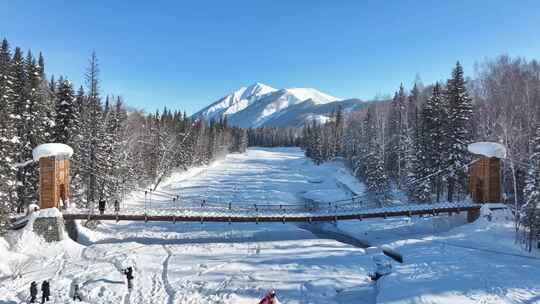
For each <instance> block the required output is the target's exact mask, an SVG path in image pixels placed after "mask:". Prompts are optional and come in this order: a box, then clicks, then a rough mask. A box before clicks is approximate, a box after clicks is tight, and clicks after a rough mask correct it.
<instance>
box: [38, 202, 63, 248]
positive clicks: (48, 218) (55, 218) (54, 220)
mask: <svg viewBox="0 0 540 304" xmlns="http://www.w3.org/2000/svg"><path fill="white" fill-rule="evenodd" d="M49 210H51V209H48V210H40V211H37V212H35V213H34V214H33V215H32V216H34V217H35V218H34V222H33V224H32V228H34V232H35V233H36V234H37V235H39V236H40V237H42V238H43V239H44V240H45V241H46V242H48V243H51V242H58V241H61V240H63V239H64V235H65V230H64V218H63V217H62V214H61V213H60V211H58V210H55V209H52V210H54V211H49Z"/></svg>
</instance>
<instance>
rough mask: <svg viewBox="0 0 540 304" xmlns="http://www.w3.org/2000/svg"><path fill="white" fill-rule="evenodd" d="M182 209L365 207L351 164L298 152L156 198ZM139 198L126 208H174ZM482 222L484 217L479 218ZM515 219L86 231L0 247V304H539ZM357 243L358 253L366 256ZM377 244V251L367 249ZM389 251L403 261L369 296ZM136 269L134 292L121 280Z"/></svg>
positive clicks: (279, 152) (187, 180)
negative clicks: (74, 297)
mask: <svg viewBox="0 0 540 304" xmlns="http://www.w3.org/2000/svg"><path fill="white" fill-rule="evenodd" d="M158 190H159V191H162V193H170V194H179V195H180V197H181V200H180V202H178V204H195V203H200V202H201V201H202V200H205V201H206V202H219V203H231V204H235V205H243V204H246V205H253V204H268V205H279V204H304V203H305V202H306V200H313V201H330V200H336V199H342V198H349V197H351V196H353V195H359V194H362V193H364V191H365V186H364V185H363V184H362V183H359V182H358V181H357V180H356V179H355V178H353V177H352V176H350V174H349V173H348V171H347V170H346V169H345V167H344V166H343V164H342V163H340V162H333V163H326V164H324V165H321V166H318V167H317V166H315V165H313V164H312V163H311V161H309V160H307V159H306V158H305V157H304V156H303V153H302V151H300V150H299V149H295V148H274V149H269V148H251V149H249V150H248V151H247V152H246V153H244V154H232V155H228V156H227V157H226V158H225V159H224V160H222V161H219V162H215V163H213V164H211V165H210V166H207V167H204V168H195V169H191V170H189V171H187V172H181V173H177V174H174V175H173V176H171V178H169V179H168V180H167V181H165V182H164V183H163V184H162V185H160V187H159V188H158ZM171 204H174V203H173V202H172V201H171V200H170V199H169V198H167V197H163V196H158V195H155V196H153V197H152V199H151V200H150V198H149V197H147V199H146V200H145V198H144V193H141V192H139V193H132V194H131V195H130V196H129V199H128V200H127V201H126V202H125V204H124V205H122V206H121V208H128V207H136V208H145V207H146V208H154V209H159V208H170V207H171ZM484 209H485V210H484ZM509 219H510V215H509V214H507V213H506V211H494V212H490V211H489V210H488V209H487V208H483V210H482V217H481V218H480V219H479V220H477V221H476V222H475V223H472V224H467V223H466V218H465V214H460V215H454V216H452V217H448V216H441V217H425V218H412V219H409V218H394V219H386V220H383V219H380V220H364V221H346V222H340V223H338V225H337V226H336V225H334V224H332V223H325V224H317V225H315V224H302V225H299V226H296V225H294V224H281V223H279V224H277V223H276V224H262V223H261V224H254V223H253V224H232V225H229V224H226V223H202V224H201V223H176V224H173V223H150V222H149V223H146V224H145V223H143V222H121V223H114V222H107V223H102V224H101V225H99V226H98V228H97V229H95V230H89V229H87V228H84V227H82V226H80V234H81V235H80V240H79V241H80V244H79V243H75V242H73V241H71V240H69V239H65V240H64V241H61V242H59V243H56V244H46V243H44V242H43V241H41V240H40V239H39V238H37V237H36V235H35V234H34V233H33V232H32V231H31V228H29V227H27V228H25V229H23V230H21V231H18V232H13V233H10V234H9V235H8V236H7V237H6V238H5V240H4V239H1V238H0V257H1V258H0V303H2V304H4V303H6V304H7V303H21V302H24V301H25V300H26V299H27V298H28V296H29V294H28V288H29V284H30V282H31V281H33V280H35V281H38V283H39V284H41V281H42V280H44V279H48V280H50V281H51V291H52V299H53V303H72V302H71V300H70V299H69V296H68V292H69V286H70V284H71V283H72V282H73V281H76V282H78V283H79V284H81V293H82V296H83V300H84V302H85V303H258V301H259V300H260V298H261V297H262V296H263V295H264V294H265V293H266V292H267V291H268V290H269V289H275V290H276V293H277V295H278V298H279V301H280V303H291V304H293V303H298V304H299V303H392V304H394V303H540V271H539V269H540V255H539V254H538V253H537V252H536V253H533V254H529V253H526V252H524V251H522V250H521V248H520V247H519V246H518V245H516V244H514V241H513V227H512V222H511V221H510V220H509ZM357 241H358V242H357ZM366 244H370V245H372V246H374V247H369V248H361V247H365V246H364V245H366ZM383 246H388V247H390V248H392V249H393V250H396V251H398V252H399V253H401V254H402V255H403V257H404V263H403V264H399V263H397V262H392V272H391V273H390V274H389V275H387V276H385V277H383V278H382V279H380V280H379V281H378V282H377V283H373V282H371V281H370V279H369V278H368V274H369V273H370V272H372V271H373V270H374V267H375V266H374V262H373V260H374V258H376V259H379V258H380V257H381V248H382V247H383ZM127 266H133V267H134V276H135V283H134V289H133V290H132V291H131V292H129V293H128V292H127V289H126V283H125V279H124V276H123V275H122V274H121V270H122V269H123V268H125V267H127Z"/></svg>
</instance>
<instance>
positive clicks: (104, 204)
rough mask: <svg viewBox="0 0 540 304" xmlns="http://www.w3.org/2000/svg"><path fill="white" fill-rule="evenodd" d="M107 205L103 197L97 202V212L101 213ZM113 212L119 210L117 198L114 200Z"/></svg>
mask: <svg viewBox="0 0 540 304" xmlns="http://www.w3.org/2000/svg"><path fill="white" fill-rule="evenodd" d="M106 207H107V202H106V201H105V200H104V199H100V200H99V202H98V209H99V214H101V215H103V214H104V213H105V209H106ZM114 212H115V213H118V212H120V202H119V201H118V200H115V201H114Z"/></svg>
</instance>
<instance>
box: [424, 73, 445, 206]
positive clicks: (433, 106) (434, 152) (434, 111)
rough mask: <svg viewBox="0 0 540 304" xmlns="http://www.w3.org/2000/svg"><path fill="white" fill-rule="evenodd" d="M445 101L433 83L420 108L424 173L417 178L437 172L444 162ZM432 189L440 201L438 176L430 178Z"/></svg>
mask: <svg viewBox="0 0 540 304" xmlns="http://www.w3.org/2000/svg"><path fill="white" fill-rule="evenodd" d="M447 116H448V114H447V110H446V106H445V100H444V98H443V95H442V90H441V87H440V85H439V83H435V86H434V87H433V92H432V95H431V97H430V98H429V99H428V100H427V102H426V103H425V104H424V106H423V108H422V113H421V127H422V131H423V136H422V137H423V141H424V154H423V156H424V157H423V163H424V167H425V171H424V170H422V172H417V174H418V176H416V177H417V178H422V177H425V176H428V175H430V174H434V173H436V172H439V171H440V170H441V169H442V168H443V166H444V161H445V158H444V157H445V153H446V152H445V145H444V142H443V138H444V136H445V120H446V119H447ZM430 183H431V185H432V189H433V190H434V191H435V194H436V197H437V202H439V201H440V198H441V194H442V190H443V189H442V187H443V180H442V178H441V175H440V174H436V175H434V176H433V177H432V178H430Z"/></svg>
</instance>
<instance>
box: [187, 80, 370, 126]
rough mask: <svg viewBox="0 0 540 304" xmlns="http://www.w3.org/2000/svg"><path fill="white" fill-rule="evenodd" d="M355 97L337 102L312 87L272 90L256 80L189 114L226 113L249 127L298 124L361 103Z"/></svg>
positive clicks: (233, 121)
mask: <svg viewBox="0 0 540 304" xmlns="http://www.w3.org/2000/svg"><path fill="white" fill-rule="evenodd" d="M362 104H363V102H362V101H360V100H358V99H349V100H344V101H340V100H339V99H338V98H336V97H333V96H331V95H328V94H326V93H323V92H320V91H318V90H316V89H313V88H290V89H281V90H276V89H273V88H272V87H270V86H267V85H264V84H261V83H256V84H254V85H251V86H249V87H247V88H241V89H239V90H237V91H235V92H233V93H231V94H229V95H227V96H225V97H223V98H222V99H220V100H218V101H217V102H215V103H213V104H211V105H210V106H208V107H206V108H204V109H202V110H201V111H199V112H197V113H195V114H194V115H193V117H194V118H202V119H206V120H211V119H219V118H220V117H222V116H223V115H227V119H228V122H229V123H230V124H231V125H235V126H239V127H243V128H250V127H264V126H279V127H287V126H294V127H299V126H302V125H303V124H304V123H305V122H306V121H310V120H312V119H317V120H319V121H325V120H326V119H327V118H328V116H329V115H330V114H331V113H332V112H333V111H335V110H336V109H337V108H338V107H339V106H340V105H341V106H342V107H343V109H344V110H345V111H352V110H354V109H357V108H359V107H360V106H362Z"/></svg>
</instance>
